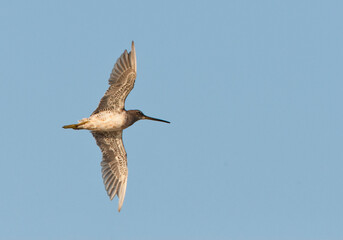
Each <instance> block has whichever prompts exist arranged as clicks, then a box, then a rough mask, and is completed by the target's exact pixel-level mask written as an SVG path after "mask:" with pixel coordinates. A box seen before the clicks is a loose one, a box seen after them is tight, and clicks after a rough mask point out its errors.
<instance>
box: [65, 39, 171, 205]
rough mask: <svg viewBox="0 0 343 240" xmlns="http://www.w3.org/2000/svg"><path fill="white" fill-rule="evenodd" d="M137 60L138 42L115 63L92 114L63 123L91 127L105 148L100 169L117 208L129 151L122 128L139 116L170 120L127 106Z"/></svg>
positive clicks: (95, 136)
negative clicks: (136, 45) (145, 113)
mask: <svg viewBox="0 0 343 240" xmlns="http://www.w3.org/2000/svg"><path fill="white" fill-rule="evenodd" d="M136 74H137V61H136V51H135V45H134V42H133V41H132V47H131V52H130V53H128V52H127V50H125V51H124V53H123V54H122V55H121V56H120V57H119V58H118V60H117V62H116V63H115V65H114V67H113V70H112V73H111V75H110V79H109V80H108V83H109V85H110V87H109V88H108V90H107V91H106V93H105V95H104V96H103V97H102V98H101V100H100V103H99V106H98V108H97V109H95V111H94V112H93V113H92V114H91V116H90V117H89V118H83V119H81V120H79V123H77V124H71V125H66V126H63V128H70V129H74V130H81V129H85V130H90V131H91V132H92V134H93V136H94V138H95V140H96V143H97V145H98V146H99V147H100V149H101V152H102V161H101V168H102V169H101V172H102V178H103V181H104V184H105V189H106V191H107V194H108V196H109V197H110V199H111V200H112V199H113V198H114V197H115V195H117V196H118V198H119V201H118V211H119V212H120V209H121V207H122V205H123V202H124V198H125V192H126V185H127V175H128V170H127V155H126V151H125V148H124V145H123V140H122V135H123V129H125V128H127V127H129V126H131V125H132V124H134V123H135V122H136V121H138V120H142V119H148V120H154V121H160V122H165V123H170V122H168V121H165V120H162V119H158V118H152V117H148V116H145V115H144V114H143V113H142V112H141V111H140V110H128V111H126V110H125V100H126V97H127V96H128V95H129V93H130V92H131V90H132V89H133V86H134V84H135V80H136Z"/></svg>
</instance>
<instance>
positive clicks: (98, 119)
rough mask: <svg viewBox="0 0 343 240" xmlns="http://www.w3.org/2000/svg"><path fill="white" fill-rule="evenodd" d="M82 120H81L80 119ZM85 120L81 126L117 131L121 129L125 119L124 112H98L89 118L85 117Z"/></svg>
mask: <svg viewBox="0 0 343 240" xmlns="http://www.w3.org/2000/svg"><path fill="white" fill-rule="evenodd" d="M81 121H82V120H81ZM84 121H87V122H86V123H85V124H84V125H83V127H84V128H85V129H88V130H92V131H117V130H122V129H123V128H124V125H125V121H126V114H125V112H122V113H113V112H100V113H98V114H96V115H93V116H91V117H90V118H87V119H85V120H84Z"/></svg>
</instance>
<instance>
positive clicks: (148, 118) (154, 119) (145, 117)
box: [143, 115, 170, 123]
mask: <svg viewBox="0 0 343 240" xmlns="http://www.w3.org/2000/svg"><path fill="white" fill-rule="evenodd" d="M143 119H147V120H153V121H158V122H165V123H170V122H168V121H166V120H162V119H158V118H153V117H148V116H145V115H144V117H143Z"/></svg>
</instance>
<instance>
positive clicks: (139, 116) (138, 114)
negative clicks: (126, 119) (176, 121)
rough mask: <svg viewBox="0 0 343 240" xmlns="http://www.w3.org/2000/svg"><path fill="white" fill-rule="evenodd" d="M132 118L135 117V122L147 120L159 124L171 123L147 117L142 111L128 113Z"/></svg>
mask: <svg viewBox="0 0 343 240" xmlns="http://www.w3.org/2000/svg"><path fill="white" fill-rule="evenodd" d="M128 112H129V114H130V115H131V116H133V118H134V120H135V121H138V120H142V119H147V120H153V121H159V122H165V123H170V122H168V121H166V120H162V119H158V118H153V117H148V116H145V115H144V114H143V113H142V111H140V110H130V111H128Z"/></svg>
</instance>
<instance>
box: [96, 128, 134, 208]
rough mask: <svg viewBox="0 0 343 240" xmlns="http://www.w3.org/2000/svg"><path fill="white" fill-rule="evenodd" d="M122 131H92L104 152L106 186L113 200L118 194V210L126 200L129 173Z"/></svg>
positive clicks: (103, 171) (103, 169)
mask: <svg viewBox="0 0 343 240" xmlns="http://www.w3.org/2000/svg"><path fill="white" fill-rule="evenodd" d="M122 132H123V131H111V132H96V131H93V132H92V134H93V136H94V138H95V140H96V144H98V146H99V147H100V149H101V152H102V154H103V156H102V162H101V171H102V178H103V181H104V184H105V188H106V191H107V194H108V196H109V197H110V199H111V200H112V199H113V198H114V196H115V195H118V198H119V203H118V211H120V209H121V207H122V205H123V202H124V198H125V192H126V184H127V174H128V171H127V158H126V151H125V148H124V145H123V140H122Z"/></svg>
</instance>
